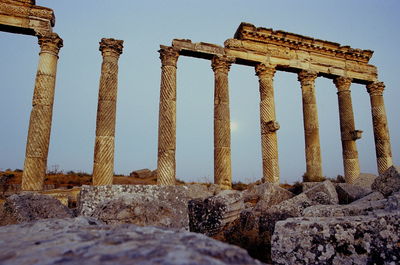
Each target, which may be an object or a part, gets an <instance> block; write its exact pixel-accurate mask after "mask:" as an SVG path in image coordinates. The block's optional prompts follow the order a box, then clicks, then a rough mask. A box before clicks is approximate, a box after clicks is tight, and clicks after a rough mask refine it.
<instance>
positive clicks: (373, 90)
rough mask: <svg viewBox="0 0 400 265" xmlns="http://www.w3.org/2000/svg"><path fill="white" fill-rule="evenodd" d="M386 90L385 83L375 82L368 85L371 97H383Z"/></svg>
mask: <svg viewBox="0 0 400 265" xmlns="http://www.w3.org/2000/svg"><path fill="white" fill-rule="evenodd" d="M383 90H385V84H384V83H383V82H373V83H370V84H368V85H367V91H368V93H369V94H370V95H371V96H381V95H383Z"/></svg>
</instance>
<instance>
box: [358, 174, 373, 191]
mask: <svg viewBox="0 0 400 265" xmlns="http://www.w3.org/2000/svg"><path fill="white" fill-rule="evenodd" d="M377 177H378V176H376V175H374V174H367V173H361V174H360V175H359V176H358V178H357V179H356V180H355V181H354V183H353V185H357V186H361V187H364V188H369V189H371V186H372V183H374V181H375V179H376V178H377Z"/></svg>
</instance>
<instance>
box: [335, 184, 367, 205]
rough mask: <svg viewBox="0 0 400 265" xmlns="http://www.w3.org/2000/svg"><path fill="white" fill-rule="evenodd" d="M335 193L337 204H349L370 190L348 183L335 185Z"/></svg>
mask: <svg viewBox="0 0 400 265" xmlns="http://www.w3.org/2000/svg"><path fill="white" fill-rule="evenodd" d="M336 192H337V194H338V198H339V204H349V203H351V202H353V201H356V200H358V199H360V198H362V197H364V196H366V195H368V194H369V193H371V192H372V190H371V189H368V188H363V187H360V186H356V185H352V184H348V183H338V184H336Z"/></svg>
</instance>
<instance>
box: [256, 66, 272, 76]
mask: <svg viewBox="0 0 400 265" xmlns="http://www.w3.org/2000/svg"><path fill="white" fill-rule="evenodd" d="M255 71H256V75H257V76H258V77H259V78H263V77H267V76H269V77H271V78H273V77H274V75H275V72H276V69H275V67H272V66H267V65H265V64H262V63H260V64H257V65H256V67H255Z"/></svg>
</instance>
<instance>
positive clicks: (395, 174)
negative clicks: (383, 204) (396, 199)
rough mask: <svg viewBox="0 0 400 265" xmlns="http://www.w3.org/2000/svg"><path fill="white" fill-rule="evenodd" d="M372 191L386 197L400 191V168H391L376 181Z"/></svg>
mask: <svg viewBox="0 0 400 265" xmlns="http://www.w3.org/2000/svg"><path fill="white" fill-rule="evenodd" d="M372 189H373V190H375V191H379V192H380V193H382V194H383V195H384V196H385V197H387V196H389V195H391V194H392V193H393V192H396V191H400V167H398V166H391V167H389V168H388V169H387V170H386V171H385V172H384V173H383V174H381V175H380V176H379V177H377V178H376V179H375V181H374V183H373V184H372Z"/></svg>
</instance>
